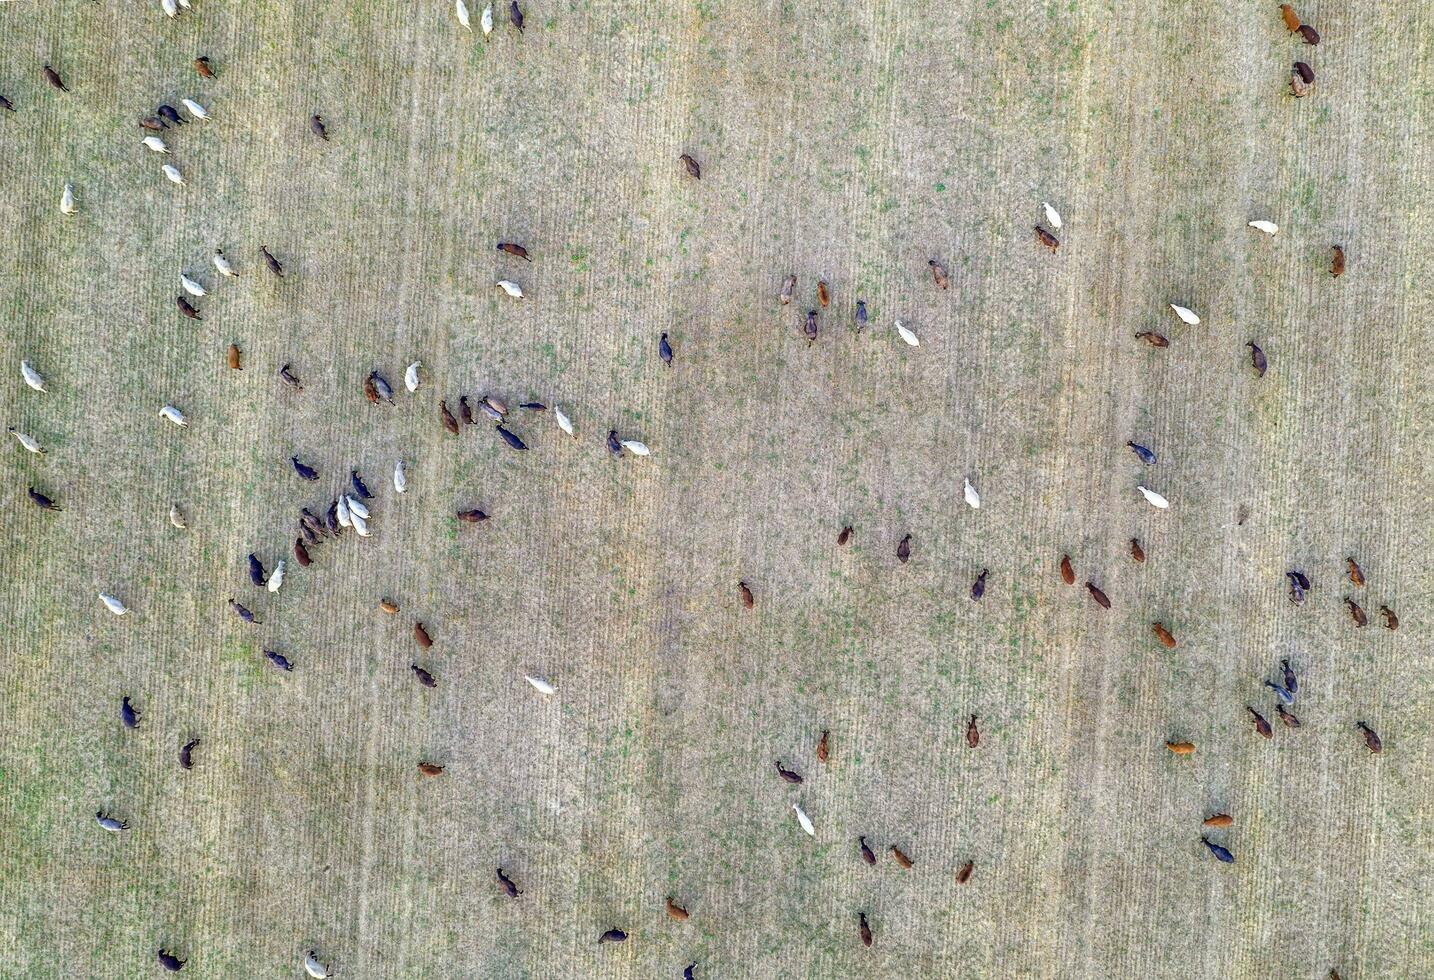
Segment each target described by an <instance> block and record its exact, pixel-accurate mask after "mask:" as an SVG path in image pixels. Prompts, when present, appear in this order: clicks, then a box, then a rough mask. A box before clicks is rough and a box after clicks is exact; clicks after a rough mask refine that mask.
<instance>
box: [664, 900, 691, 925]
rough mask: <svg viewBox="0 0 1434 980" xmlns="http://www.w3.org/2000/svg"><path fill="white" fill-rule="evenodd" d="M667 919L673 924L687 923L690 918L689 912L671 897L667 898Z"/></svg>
mask: <svg viewBox="0 0 1434 980" xmlns="http://www.w3.org/2000/svg"><path fill="white" fill-rule="evenodd" d="M667 917H668V918H669V919H671V920H672V921H673V922H686V921H687V919H688V917H689V916H688V913H687V910H686V909H685V908H683V907H682V906H681V905H678V904H677V903H676V902H674V901H673V900H672V896H671V895H668V896H667Z"/></svg>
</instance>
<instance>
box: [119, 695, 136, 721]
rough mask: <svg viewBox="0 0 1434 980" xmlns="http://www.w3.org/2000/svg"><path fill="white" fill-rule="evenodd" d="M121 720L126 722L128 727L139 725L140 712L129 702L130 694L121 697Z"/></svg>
mask: <svg viewBox="0 0 1434 980" xmlns="http://www.w3.org/2000/svg"><path fill="white" fill-rule="evenodd" d="M120 721H122V722H124V727H126V728H138V727H139V712H138V711H136V710H135V707H134V705H132V704H130V703H129V695H125V696H124V697H122V698H120Z"/></svg>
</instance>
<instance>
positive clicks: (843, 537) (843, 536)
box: [837, 524, 851, 548]
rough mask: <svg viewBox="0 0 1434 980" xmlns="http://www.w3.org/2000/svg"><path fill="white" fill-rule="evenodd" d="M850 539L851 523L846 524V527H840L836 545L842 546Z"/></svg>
mask: <svg viewBox="0 0 1434 980" xmlns="http://www.w3.org/2000/svg"><path fill="white" fill-rule="evenodd" d="M850 540H851V525H850V524H848V525H846V527H844V528H842V529H841V533H840V534H838V535H837V547H838V548H840V547H842V546H843V545H844V544H846V543H847V542H848V541H850Z"/></svg>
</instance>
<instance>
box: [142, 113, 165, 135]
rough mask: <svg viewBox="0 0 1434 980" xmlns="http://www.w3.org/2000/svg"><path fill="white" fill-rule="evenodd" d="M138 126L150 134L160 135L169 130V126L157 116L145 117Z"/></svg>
mask: <svg viewBox="0 0 1434 980" xmlns="http://www.w3.org/2000/svg"><path fill="white" fill-rule="evenodd" d="M139 124H140V125H141V126H143V127H144V128H145V129H147V130H149V131H150V132H152V133H160V132H163V131H164V130H166V129H168V128H169V124H168V123H167V122H165V121H164V120H163V119H160V118H159V117H157V116H145V117H144V118H143V119H141V120H140V121H139Z"/></svg>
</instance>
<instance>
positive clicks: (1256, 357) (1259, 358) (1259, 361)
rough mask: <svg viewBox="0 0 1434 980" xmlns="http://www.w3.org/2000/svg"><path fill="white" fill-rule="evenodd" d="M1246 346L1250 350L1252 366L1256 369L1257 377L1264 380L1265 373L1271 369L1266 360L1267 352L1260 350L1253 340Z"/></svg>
mask: <svg viewBox="0 0 1434 980" xmlns="http://www.w3.org/2000/svg"><path fill="white" fill-rule="evenodd" d="M1245 346H1246V347H1248V348H1250V366H1251V367H1252V368H1254V369H1255V377H1257V378H1263V377H1264V376H1265V371H1267V370H1268V369H1269V366H1270V365H1269V362H1268V361H1266V360H1265V352H1264V351H1262V350H1260V347H1259V345H1258V344H1256V343H1255V342H1254V341H1253V340H1251V341H1247V342H1246V343H1245Z"/></svg>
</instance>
